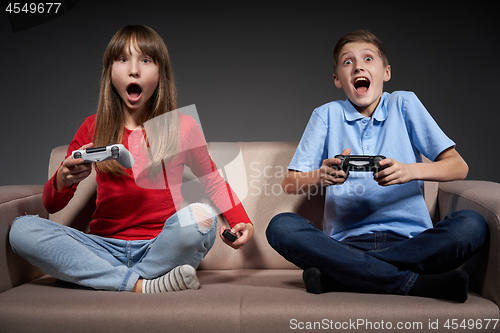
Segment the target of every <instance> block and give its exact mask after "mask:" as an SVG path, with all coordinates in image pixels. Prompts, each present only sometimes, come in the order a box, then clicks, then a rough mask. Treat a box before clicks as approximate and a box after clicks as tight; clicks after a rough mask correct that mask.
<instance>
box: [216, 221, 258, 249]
mask: <svg viewBox="0 0 500 333" xmlns="http://www.w3.org/2000/svg"><path fill="white" fill-rule="evenodd" d="M225 229H226V228H225V227H223V226H221V227H220V229H219V235H220V238H221V239H222V241H223V242H224V243H226V244H227V245H229V246H231V247H232V248H234V249H236V250H239V249H241V248H242V247H243V245H245V244H246V243H247V242H248V241H249V240H250V239H252V237H253V224H251V223H239V224H237V225H235V226H234V228H232V229H231V232H232V233H233V234H236V235H238V239H237V240H235V241H234V242H230V241H229V240H227V239H226V237H224V236H222V233H223V232H224V230H225Z"/></svg>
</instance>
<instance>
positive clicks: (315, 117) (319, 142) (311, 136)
mask: <svg viewBox="0 0 500 333" xmlns="http://www.w3.org/2000/svg"><path fill="white" fill-rule="evenodd" d="M327 124H328V123H327V120H326V119H325V115H324V114H321V113H320V111H319V110H318V109H316V110H314V111H313V113H312V115H311V118H310V119H309V122H308V123H307V126H306V129H305V131H304V134H303V135H302V138H301V140H300V142H299V145H298V146H297V150H296V151H295V154H294V156H293V158H292V161H291V162H290V165H289V166H288V169H290V170H295V171H301V172H309V171H312V170H316V169H318V168H319V167H320V166H321V163H322V162H323V160H324V159H326V157H327V156H328V152H327V144H326V143H327V139H328V138H327V136H328V125H327Z"/></svg>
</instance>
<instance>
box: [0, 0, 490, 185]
mask: <svg viewBox="0 0 500 333" xmlns="http://www.w3.org/2000/svg"><path fill="white" fill-rule="evenodd" d="M414 3H415V2H414ZM435 3H438V2H435ZM447 3H452V4H453V5H449V6H444V5H435V4H432V5H423V3H422V2H417V3H415V4H417V5H411V3H409V4H408V3H404V4H401V2H400V1H398V2H381V1H375V2H366V3H365V2H362V1H358V2H352V3H349V4H345V5H342V4H340V2H337V1H330V2H320V1H309V2H307V3H306V2H281V4H279V3H278V4H274V3H272V2H270V1H268V2H263V3H260V2H247V3H243V2H240V1H234V2H229V3H228V2H221V3H217V2H213V1H204V2H201V3H197V2H187V1H183V2H180V1H175V2H173V1H162V2H159V1H128V0H127V1H125V0H123V1H106V2H104V1H85V0H81V1H79V2H78V4H77V5H76V6H75V7H74V8H73V9H71V10H70V11H68V12H67V13H66V14H64V15H62V16H61V17H58V18H56V19H54V20H52V21H50V22H47V23H45V24H42V25H39V26H36V27H33V28H31V29H27V30H23V31H20V32H17V33H13V32H12V30H11V27H10V25H9V20H8V19H7V15H6V14H5V12H3V13H2V14H0V15H2V16H1V19H0V41H1V51H0V64H1V65H0V66H1V82H0V87H1V89H0V96H1V102H0V103H1V104H0V105H1V115H2V118H1V120H0V126H1V134H0V135H1V139H2V140H1V141H2V155H1V157H0V158H1V163H0V175H1V176H0V177H1V178H0V185H13V184H43V183H44V182H45V180H46V179H47V164H48V157H49V154H50V151H51V149H52V148H53V147H55V146H58V145H63V144H68V143H69V142H70V140H71V138H72V137H73V135H74V133H75V131H76V130H77V128H78V126H79V125H80V124H81V123H82V121H83V120H84V119H85V117H87V116H89V115H91V114H93V113H94V112H95V109H96V106H97V100H98V92H99V80H100V75H101V69H102V55H103V52H104V49H105V48H106V45H107V44H108V42H109V40H110V39H111V37H112V36H113V34H114V33H115V32H116V31H118V30H119V29H120V28H121V27H123V26H125V25H127V24H138V23H141V24H146V25H148V26H150V27H152V28H153V29H155V30H156V31H157V32H158V33H159V34H160V35H161V36H162V37H163V39H164V40H165V43H166V44H167V47H168V49H169V51H170V55H171V60H172V64H173V69H174V72H175V75H176V78H177V85H178V90H179V105H180V106H186V105H190V104H196V107H197V109H198V113H199V115H200V119H201V123H202V126H203V130H204V133H205V136H206V139H207V141H289V140H299V139H300V137H301V134H302V132H303V130H304V128H305V126H306V124H307V121H308V119H309V116H310V114H311V112H312V110H313V109H314V108H316V107H318V106H320V105H322V104H324V103H327V102H329V101H332V100H337V99H345V97H344V94H343V92H342V91H340V90H337V89H336V88H335V86H334V84H333V79H332V51H333V47H334V45H335V43H336V41H337V40H338V39H339V38H340V37H341V36H343V35H344V34H345V33H347V32H349V31H352V30H355V29H359V28H364V29H368V30H370V31H372V32H373V33H375V34H376V35H377V36H378V37H379V38H380V39H381V40H382V41H383V42H384V43H385V45H386V48H387V52H388V56H389V61H390V64H391V66H392V80H391V81H390V82H389V83H387V84H386V86H385V90H386V91H388V92H392V91H394V90H411V91H414V92H415V93H416V94H417V96H418V97H419V98H420V100H421V101H422V102H423V103H424V105H425V106H426V107H427V109H428V110H429V112H430V113H431V114H432V115H433V117H434V118H435V119H436V121H437V122H438V123H439V124H440V126H441V128H442V129H443V130H444V131H445V132H446V133H447V134H448V135H449V136H450V137H451V138H452V139H453V140H455V141H456V143H457V150H458V151H459V152H460V153H461V154H462V156H463V157H464V158H465V159H466V161H467V162H468V163H469V166H470V172H469V176H468V179H480V180H492V181H497V182H500V175H499V171H498V170H499V166H500V163H499V162H500V158H499V156H498V152H499V149H498V148H497V144H498V141H497V138H498V133H497V128H498V123H499V121H500V115H499V111H500V110H499V107H498V105H497V103H498V96H499V95H500V90H499V88H500V84H499V80H500V73H499V62H498V59H499V57H500V47H499V45H498V42H499V37H498V36H499V35H498V33H499V30H500V29H499V21H498V18H497V17H496V15H494V12H496V11H497V10H496V9H494V8H493V7H494V6H495V4H494V3H492V2H491V1H489V2H488V3H489V5H486V4H484V5H482V4H481V3H480V2H478V1H475V2H470V3H465V4H463V3H464V2H460V4H459V3H458V2H447ZM424 4H425V2H424ZM3 9H4V8H3Z"/></svg>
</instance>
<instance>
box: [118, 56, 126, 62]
mask: <svg viewBox="0 0 500 333" xmlns="http://www.w3.org/2000/svg"><path fill="white" fill-rule="evenodd" d="M118 61H119V62H127V58H125V57H120V58H118Z"/></svg>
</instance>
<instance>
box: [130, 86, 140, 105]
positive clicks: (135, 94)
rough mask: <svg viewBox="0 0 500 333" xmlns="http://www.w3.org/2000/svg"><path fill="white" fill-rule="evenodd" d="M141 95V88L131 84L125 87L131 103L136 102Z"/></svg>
mask: <svg viewBox="0 0 500 333" xmlns="http://www.w3.org/2000/svg"><path fill="white" fill-rule="evenodd" d="M141 94H142V88H141V87H140V86H139V85H138V84H136V83H131V84H130V85H129V86H128V87H127V95H128V98H129V100H130V101H131V102H136V101H138V100H139V99H140V98H141Z"/></svg>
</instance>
